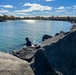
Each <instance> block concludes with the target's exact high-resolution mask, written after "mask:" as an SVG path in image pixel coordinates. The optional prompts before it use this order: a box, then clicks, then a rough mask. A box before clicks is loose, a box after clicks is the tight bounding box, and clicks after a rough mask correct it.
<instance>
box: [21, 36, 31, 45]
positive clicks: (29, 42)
mask: <svg viewBox="0 0 76 75" xmlns="http://www.w3.org/2000/svg"><path fill="white" fill-rule="evenodd" d="M25 40H26V43H25V44H21V45H26V46H31V41H30V40H29V38H28V37H26V38H25Z"/></svg>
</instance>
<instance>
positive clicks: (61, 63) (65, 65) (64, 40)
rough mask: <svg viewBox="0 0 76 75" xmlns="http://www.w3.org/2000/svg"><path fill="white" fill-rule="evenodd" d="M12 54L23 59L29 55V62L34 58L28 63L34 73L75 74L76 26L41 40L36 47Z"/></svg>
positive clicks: (45, 74)
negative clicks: (38, 46)
mask: <svg viewBox="0 0 76 75" xmlns="http://www.w3.org/2000/svg"><path fill="white" fill-rule="evenodd" d="M44 39H45V38H44ZM29 51H30V52H29ZM14 54H15V56H17V57H19V58H21V59H24V60H27V57H26V56H29V58H28V59H30V61H29V62H31V61H32V58H34V60H33V62H32V63H30V65H32V69H33V71H34V73H35V75H76V26H73V27H72V28H71V30H70V31H69V32H66V33H65V32H60V33H58V34H56V35H55V36H54V37H51V38H49V39H47V40H45V41H43V42H42V43H41V45H40V48H38V49H36V48H24V49H22V50H20V51H18V52H14ZM27 61H28V60H27Z"/></svg>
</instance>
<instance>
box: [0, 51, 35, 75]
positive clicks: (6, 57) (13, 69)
mask: <svg viewBox="0 0 76 75" xmlns="http://www.w3.org/2000/svg"><path fill="white" fill-rule="evenodd" d="M0 75H34V73H33V71H32V69H31V67H30V66H29V64H28V62H26V61H24V60H21V59H19V58H17V57H15V56H12V55H10V54H6V53H2V52H0Z"/></svg>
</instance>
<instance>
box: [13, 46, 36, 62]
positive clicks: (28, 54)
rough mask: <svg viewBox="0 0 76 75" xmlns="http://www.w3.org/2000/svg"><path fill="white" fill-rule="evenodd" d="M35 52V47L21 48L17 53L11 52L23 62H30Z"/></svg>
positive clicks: (15, 51)
mask: <svg viewBox="0 0 76 75" xmlns="http://www.w3.org/2000/svg"><path fill="white" fill-rule="evenodd" d="M36 51H37V50H36V48H35V47H26V48H22V49H21V50H19V51H17V50H14V51H13V55H14V56H16V57H18V58H20V59H23V60H26V61H28V62H31V60H32V57H33V56H34V54H35V53H36Z"/></svg>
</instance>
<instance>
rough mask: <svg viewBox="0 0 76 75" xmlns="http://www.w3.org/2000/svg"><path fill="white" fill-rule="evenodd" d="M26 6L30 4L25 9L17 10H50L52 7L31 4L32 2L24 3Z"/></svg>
mask: <svg viewBox="0 0 76 75" xmlns="http://www.w3.org/2000/svg"><path fill="white" fill-rule="evenodd" d="M26 6H29V8H28V9H23V10H16V11H15V12H32V11H45V10H47V11H49V10H51V9H52V7H49V6H42V5H40V4H36V3H34V4H30V3H25V4H24V5H23V7H26Z"/></svg>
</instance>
